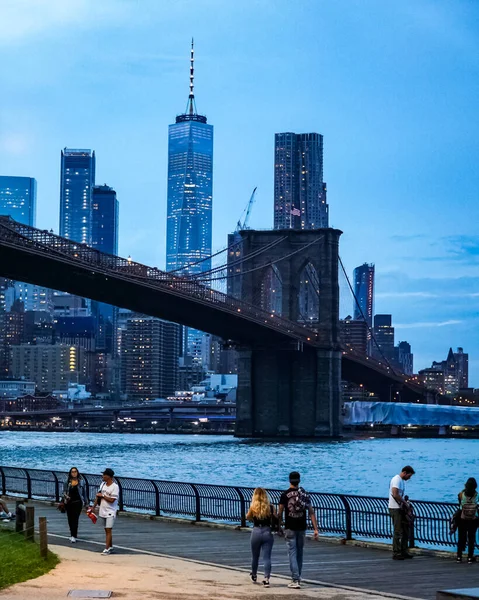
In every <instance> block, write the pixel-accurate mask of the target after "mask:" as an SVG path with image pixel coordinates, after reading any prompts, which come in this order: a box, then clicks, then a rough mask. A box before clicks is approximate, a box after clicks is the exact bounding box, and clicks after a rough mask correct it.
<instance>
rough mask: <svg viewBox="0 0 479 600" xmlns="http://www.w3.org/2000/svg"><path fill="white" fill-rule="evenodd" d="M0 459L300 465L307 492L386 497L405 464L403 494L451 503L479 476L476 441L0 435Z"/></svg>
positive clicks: (283, 479) (226, 478) (37, 464)
mask: <svg viewBox="0 0 479 600" xmlns="http://www.w3.org/2000/svg"><path fill="white" fill-rule="evenodd" d="M0 464H1V465H9V466H30V467H32V468H38V469H66V468H68V467H69V466H71V465H75V466H77V467H78V468H79V469H80V470H81V471H82V470H83V471H85V472H90V473H99V472H101V471H102V470H103V469H104V468H105V467H107V466H108V467H112V468H113V469H114V470H115V472H116V473H117V474H118V475H124V476H130V477H144V478H149V477H151V478H155V479H169V480H175V481H187V482H188V481H190V482H199V483H218V484H224V485H245V486H257V485H261V486H265V487H274V488H283V487H285V486H287V475H288V473H289V471H292V470H299V471H300V472H301V473H302V475H303V484H304V486H305V487H306V488H307V489H310V490H314V491H322V492H337V493H345V494H360V495H368V496H386V495H387V493H388V486H389V480H390V478H391V476H392V475H395V474H396V473H397V472H398V471H399V470H400V468H401V467H402V466H404V465H405V464H411V465H412V466H413V467H414V468H415V469H416V473H417V474H416V475H415V476H414V477H413V478H412V480H411V481H410V482H409V483H408V493H409V494H410V496H411V497H412V498H416V499H421V500H445V501H455V500H456V498H457V493H458V491H459V490H460V489H462V486H463V484H464V482H465V480H466V479H467V478H468V477H471V476H472V477H476V479H478V480H479V469H478V467H479V440H465V439H464V440H463V439H417V438H401V439H389V438H387V439H380V438H376V439H374V438H372V439H361V440H348V441H334V442H284V441H280V442H275V441H260V440H240V439H235V438H233V437H229V436H200V435H160V434H159V435H144V434H134V435H128V434H115V433H113V434H96V433H42V432H39V433H37V432H16V431H2V432H0Z"/></svg>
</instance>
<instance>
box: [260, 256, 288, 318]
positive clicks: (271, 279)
mask: <svg viewBox="0 0 479 600" xmlns="http://www.w3.org/2000/svg"><path fill="white" fill-rule="evenodd" d="M260 301H261V308H262V309H263V310H267V311H268V312H270V313H271V314H276V315H279V316H281V313H282V305H283V279H282V277H281V274H280V272H279V270H278V268H277V267H276V265H271V266H269V267H267V268H266V269H265V272H264V273H263V277H262V279H261V300H260Z"/></svg>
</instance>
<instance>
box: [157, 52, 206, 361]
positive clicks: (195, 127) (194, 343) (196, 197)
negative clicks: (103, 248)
mask: <svg viewBox="0 0 479 600" xmlns="http://www.w3.org/2000/svg"><path fill="white" fill-rule="evenodd" d="M193 81H194V50H193V43H192V44H191V62H190V93H189V97H188V104H187V107H186V111H185V113H183V114H181V115H178V116H177V117H176V122H175V123H174V124H172V125H170V126H169V130H168V202H167V204H168V209H167V228H166V270H167V271H176V270H179V269H181V270H180V271H179V274H180V275H181V274H187V273H190V274H196V273H202V272H205V271H208V270H209V269H211V260H203V259H207V258H208V257H209V256H211V245H212V204H213V126H212V125H208V124H207V120H206V117H205V116H204V115H200V114H198V112H197V110H196V103H195V96H194V85H193ZM197 261H202V262H199V263H198V264H193V263H197ZM203 335H204V334H203V333H202V332H200V331H197V330H194V329H188V330H187V331H186V334H185V335H184V350H185V352H186V353H187V354H189V355H191V356H192V357H193V360H194V361H195V362H201V345H202V336H203Z"/></svg>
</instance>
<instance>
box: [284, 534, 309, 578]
mask: <svg viewBox="0 0 479 600" xmlns="http://www.w3.org/2000/svg"><path fill="white" fill-rule="evenodd" d="M305 537H306V531H293V530H292V529H285V530H284V538H285V540H286V546H287V547H288V555H289V568H290V569H291V577H292V579H293V581H299V580H300V579H301V571H302V570H303V548H304V540H305Z"/></svg>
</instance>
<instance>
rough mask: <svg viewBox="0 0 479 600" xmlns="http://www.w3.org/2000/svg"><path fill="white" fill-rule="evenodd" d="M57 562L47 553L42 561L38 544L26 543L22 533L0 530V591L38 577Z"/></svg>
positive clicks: (50, 553)
mask: <svg viewBox="0 0 479 600" xmlns="http://www.w3.org/2000/svg"><path fill="white" fill-rule="evenodd" d="M59 562H60V559H59V558H58V556H57V555H56V554H53V552H49V553H48V558H47V560H45V559H43V558H42V557H41V556H40V547H39V546H38V544H36V543H33V542H26V541H25V539H24V537H23V534H22V533H13V532H12V531H11V530H5V529H0V565H1V568H0V590H2V589H4V588H6V587H8V586H10V585H13V584H14V583H20V582H21V581H27V580H28V579H35V577H40V575H43V574H44V573H48V571H50V570H51V569H53V567H55V566H56V565H57V564H58V563H59Z"/></svg>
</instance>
